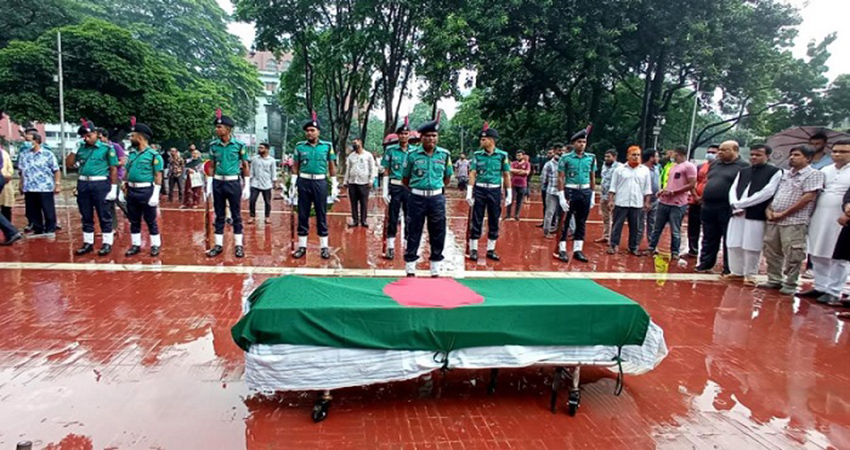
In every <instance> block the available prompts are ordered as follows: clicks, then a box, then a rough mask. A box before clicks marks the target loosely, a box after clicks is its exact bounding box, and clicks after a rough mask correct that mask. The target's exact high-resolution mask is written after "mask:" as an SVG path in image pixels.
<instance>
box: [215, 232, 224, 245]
mask: <svg viewBox="0 0 850 450" xmlns="http://www.w3.org/2000/svg"><path fill="white" fill-rule="evenodd" d="M215 245H217V246H219V247H222V246H224V235H223V234H217V235H215Z"/></svg>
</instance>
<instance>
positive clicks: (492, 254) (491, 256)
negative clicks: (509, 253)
mask: <svg viewBox="0 0 850 450" xmlns="http://www.w3.org/2000/svg"><path fill="white" fill-rule="evenodd" d="M487 259H492V260H493V261H498V260H500V259H502V258H501V257H500V256H499V255H497V254H496V250H487Z"/></svg>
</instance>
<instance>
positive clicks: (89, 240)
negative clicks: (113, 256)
mask: <svg viewBox="0 0 850 450" xmlns="http://www.w3.org/2000/svg"><path fill="white" fill-rule="evenodd" d="M83 243H85V244H94V233H83Z"/></svg>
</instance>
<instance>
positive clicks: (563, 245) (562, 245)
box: [558, 241, 567, 252]
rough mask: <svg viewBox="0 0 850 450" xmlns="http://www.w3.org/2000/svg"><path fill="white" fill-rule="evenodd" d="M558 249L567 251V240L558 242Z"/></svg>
mask: <svg viewBox="0 0 850 450" xmlns="http://www.w3.org/2000/svg"><path fill="white" fill-rule="evenodd" d="M558 250H559V251H562V252H565V251H567V241H561V242H558Z"/></svg>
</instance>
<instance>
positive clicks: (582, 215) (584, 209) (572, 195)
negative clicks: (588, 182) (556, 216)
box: [561, 188, 593, 241]
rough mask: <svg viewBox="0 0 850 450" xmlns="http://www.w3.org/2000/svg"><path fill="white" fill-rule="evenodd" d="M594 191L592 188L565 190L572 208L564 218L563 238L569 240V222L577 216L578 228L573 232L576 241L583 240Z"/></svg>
mask: <svg viewBox="0 0 850 450" xmlns="http://www.w3.org/2000/svg"><path fill="white" fill-rule="evenodd" d="M592 193H593V191H591V190H590V189H570V188H567V189H566V190H565V195H566V197H567V201H568V202H569V204H570V210H569V211H567V215H566V216H565V218H564V221H565V222H564V225H563V226H562V227H561V240H562V241H566V240H567V229H568V228H569V227H568V226H567V224H569V223H570V220H571V219H572V218H573V217H575V219H576V230H575V232H574V233H573V240H574V241H583V240H584V232H585V225H586V223H587V216H588V214H590V196H591V194H592Z"/></svg>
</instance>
